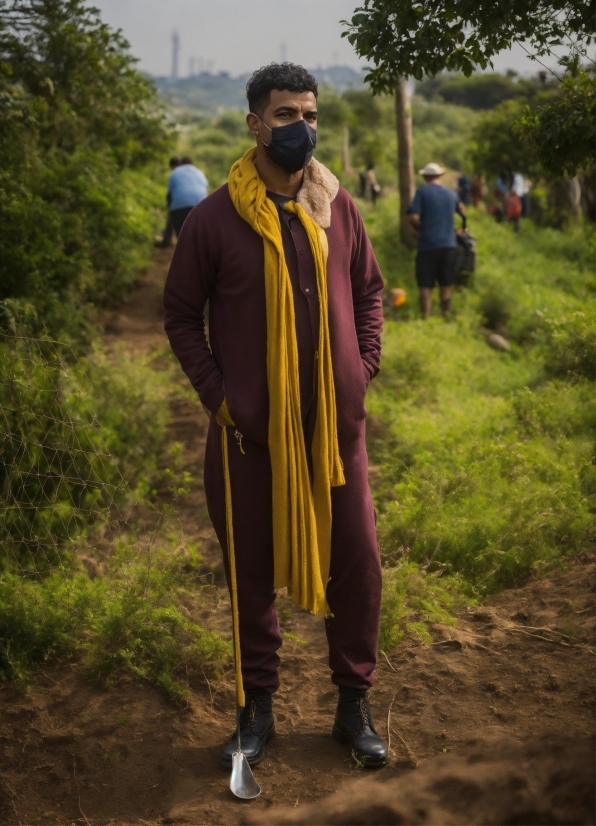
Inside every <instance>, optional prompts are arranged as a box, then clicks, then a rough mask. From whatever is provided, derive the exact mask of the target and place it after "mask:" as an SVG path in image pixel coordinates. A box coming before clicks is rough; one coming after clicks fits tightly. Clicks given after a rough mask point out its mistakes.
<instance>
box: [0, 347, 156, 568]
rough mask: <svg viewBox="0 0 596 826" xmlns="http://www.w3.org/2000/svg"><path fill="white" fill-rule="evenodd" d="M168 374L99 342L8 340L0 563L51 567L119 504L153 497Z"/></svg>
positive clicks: (2, 404)
mask: <svg viewBox="0 0 596 826" xmlns="http://www.w3.org/2000/svg"><path fill="white" fill-rule="evenodd" d="M166 381H167V374H165V373H161V374H160V373H156V372H155V371H154V370H152V369H151V367H150V366H149V364H148V363H147V361H142V360H139V359H136V360H135V361H132V360H131V358H130V357H129V356H127V355H125V354H124V352H119V353H117V354H114V355H113V356H111V357H110V358H108V356H107V355H106V354H105V353H104V352H103V351H102V350H101V349H100V348H96V349H94V351H93V352H92V353H91V354H90V355H89V356H88V357H87V358H86V359H85V360H83V361H80V362H77V361H76V360H75V359H73V355H72V352H71V351H70V350H69V349H68V348H65V347H62V346H60V345H56V344H54V343H53V342H49V341H43V340H39V341H35V340H28V339H13V338H10V337H8V338H5V339H3V340H2V341H0V409H1V411H2V412H1V413H0V445H1V447H2V465H1V466H0V570H2V569H3V568H8V569H10V570H27V571H32V572H37V573H41V572H45V571H48V570H51V569H52V568H53V567H54V566H55V565H56V564H57V563H58V561H59V559H60V557H61V555H62V553H63V551H64V549H65V548H66V547H67V543H68V542H69V541H74V540H77V541H79V542H82V541H83V540H84V536H85V533H86V532H88V531H91V530H92V531H94V532H95V533H96V534H97V532H98V531H100V529H101V526H102V525H103V524H104V522H105V518H106V517H107V515H108V513H109V511H110V509H111V508H113V507H114V506H117V505H123V504H124V502H126V501H127V500H129V501H130V500H132V499H133V498H134V499H139V498H146V497H147V496H148V495H149V494H150V492H151V490H152V486H153V482H154V479H155V477H156V474H157V462H158V458H159V454H160V450H161V445H162V443H163V440H164V436H165V426H166V422H167V416H168V407H167V387H166Z"/></svg>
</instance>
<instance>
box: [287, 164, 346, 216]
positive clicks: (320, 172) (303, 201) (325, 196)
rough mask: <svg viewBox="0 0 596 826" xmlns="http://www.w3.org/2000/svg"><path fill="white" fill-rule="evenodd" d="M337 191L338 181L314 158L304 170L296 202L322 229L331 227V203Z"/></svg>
mask: <svg viewBox="0 0 596 826" xmlns="http://www.w3.org/2000/svg"><path fill="white" fill-rule="evenodd" d="M338 190H339V181H338V180H337V178H336V177H335V175H334V174H333V173H332V172H330V171H329V170H328V169H327V167H326V166H323V164H322V163H319V162H318V161H316V160H315V159H314V158H313V159H312V160H311V161H309V163H308V164H307V165H306V166H305V168H304V180H303V182H302V187H301V189H300V192H299V193H298V196H297V198H296V200H297V201H298V203H299V204H300V206H301V207H302V209H303V210H304V211H305V212H306V214H307V215H309V216H310V217H311V218H312V219H313V221H314V222H315V223H316V224H318V225H319V226H320V227H321V228H322V229H328V228H329V227H330V226H331V202H332V201H333V200H334V199H335V196H336V195H337V192H338Z"/></svg>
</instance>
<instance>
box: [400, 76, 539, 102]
mask: <svg viewBox="0 0 596 826" xmlns="http://www.w3.org/2000/svg"><path fill="white" fill-rule="evenodd" d="M538 90H539V87H538V85H537V84H536V83H534V82H533V81H531V80H524V79H517V78H515V77H513V76H511V75H509V73H508V74H507V75H500V74H497V73H496V72H485V73H482V74H481V73H478V74H474V75H472V76H471V77H465V75H462V74H458V73H456V72H442V73H441V74H439V75H436V76H435V77H427V78H425V79H424V80H423V81H422V83H419V84H417V86H416V92H417V94H419V95H421V96H422V97H424V98H426V99H427V100H436V99H437V98H438V99H439V100H443V101H445V102H446V103H454V104H456V105H458V106H467V107H469V108H470V109H494V107H495V106H498V104H499V103H503V101H505V100H510V99H511V98H523V99H525V100H527V99H532V98H533V97H534V96H535V95H536V94H537V92H538Z"/></svg>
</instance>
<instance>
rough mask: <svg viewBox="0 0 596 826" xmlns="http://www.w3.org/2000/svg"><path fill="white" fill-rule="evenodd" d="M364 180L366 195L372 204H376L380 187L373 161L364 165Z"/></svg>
mask: <svg viewBox="0 0 596 826" xmlns="http://www.w3.org/2000/svg"><path fill="white" fill-rule="evenodd" d="M365 182H366V186H365V192H366V197H367V198H370V200H371V201H372V205H373V206H376V205H377V198H378V197H379V195H380V194H381V187H380V185H379V182H378V181H377V175H376V172H375V165H374V163H369V164H368V165H367V167H366V172H365Z"/></svg>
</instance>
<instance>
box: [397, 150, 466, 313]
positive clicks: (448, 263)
mask: <svg viewBox="0 0 596 826" xmlns="http://www.w3.org/2000/svg"><path fill="white" fill-rule="evenodd" d="M444 174H445V170H444V169H443V167H441V166H439V164H438V163H427V164H426V166H425V167H424V169H421V170H420V175H422V177H423V178H424V186H421V187H419V188H418V189H417V190H416V195H415V196H414V200H413V201H412V203H411V204H410V207H409V208H408V212H409V214H410V223H411V225H412V226H413V227H414V229H417V230H419V231H420V234H419V236H418V254H417V255H416V282H417V283H418V295H419V300H420V312H421V313H422V317H423V318H429V317H430V314H431V312H432V290H433V287H434V286H435V284H436V283H437V282H438V283H439V296H440V300H441V312H442V313H443V316H445V318H448V317H449V315H450V313H451V288H452V286H453V283H454V281H455V268H456V261H457V258H456V255H457V239H456V234H455V228H454V226H453V217H454V215H455V213H456V212H457V213H459V215H461V217H462V218H463V222H464V224H463V226H464V229H465V227H466V208H465V206H464V205H463V204H462V203H461V202H460V201H459V200H458V197H457V195H456V193H455V192H453V191H452V190H451V189H447V187H445V186H443V185H442V184H441V176H442V175H444Z"/></svg>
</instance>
